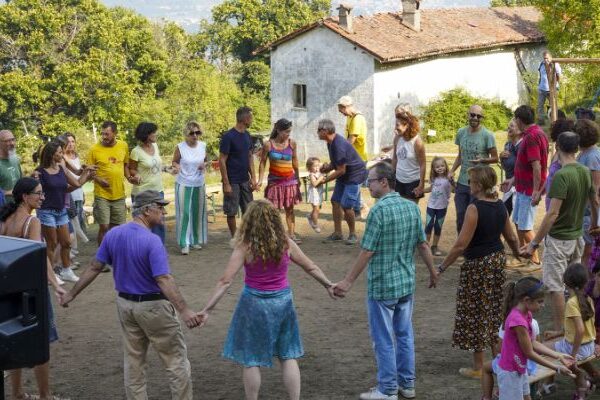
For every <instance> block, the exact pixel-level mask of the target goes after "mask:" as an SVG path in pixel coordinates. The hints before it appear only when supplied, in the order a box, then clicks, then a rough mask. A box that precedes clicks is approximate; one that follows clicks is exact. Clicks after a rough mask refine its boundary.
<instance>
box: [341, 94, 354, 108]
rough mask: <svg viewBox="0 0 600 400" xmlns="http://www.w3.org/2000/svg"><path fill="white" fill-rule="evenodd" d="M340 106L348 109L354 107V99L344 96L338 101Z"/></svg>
mask: <svg viewBox="0 0 600 400" xmlns="http://www.w3.org/2000/svg"><path fill="white" fill-rule="evenodd" d="M338 105H340V106H344V107H348V106H351V105H352V97H350V96H342V97H340V99H339V100H338Z"/></svg>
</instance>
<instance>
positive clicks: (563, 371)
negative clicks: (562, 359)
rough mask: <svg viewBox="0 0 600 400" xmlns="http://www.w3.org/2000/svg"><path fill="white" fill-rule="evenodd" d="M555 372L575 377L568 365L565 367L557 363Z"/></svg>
mask: <svg viewBox="0 0 600 400" xmlns="http://www.w3.org/2000/svg"><path fill="white" fill-rule="evenodd" d="M574 365H577V364H574ZM556 372H558V373H559V374H562V375H567V376H568V377H570V378H573V379H575V376H576V375H575V374H574V373H573V372H572V371H571V370H570V369H569V368H568V367H565V366H564V365H558V366H557V367H556Z"/></svg>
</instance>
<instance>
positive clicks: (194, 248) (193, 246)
mask: <svg viewBox="0 0 600 400" xmlns="http://www.w3.org/2000/svg"><path fill="white" fill-rule="evenodd" d="M192 250H202V246H200V245H199V244H193V245H192Z"/></svg>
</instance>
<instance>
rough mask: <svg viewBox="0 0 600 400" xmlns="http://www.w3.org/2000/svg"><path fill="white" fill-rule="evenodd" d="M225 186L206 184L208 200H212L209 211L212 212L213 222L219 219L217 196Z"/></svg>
mask: <svg viewBox="0 0 600 400" xmlns="http://www.w3.org/2000/svg"><path fill="white" fill-rule="evenodd" d="M221 190H223V187H222V186H221V185H220V184H217V185H206V200H209V201H210V208H211V210H209V212H212V217H213V223H214V222H216V221H217V209H216V207H215V200H216V197H217V196H218V195H219V194H220V193H221Z"/></svg>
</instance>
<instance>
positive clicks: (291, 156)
mask: <svg viewBox="0 0 600 400" xmlns="http://www.w3.org/2000/svg"><path fill="white" fill-rule="evenodd" d="M291 132H292V121H288V120H287V119H285V118H282V119H280V120H279V121H277V122H275V126H274V127H273V131H272V132H271V136H270V137H269V141H268V142H267V143H265V145H264V147H263V149H262V152H261V157H260V167H259V170H258V186H259V187H260V185H262V181H263V177H264V174H265V166H266V164H267V158H268V159H269V176H268V178H267V188H266V189H265V198H266V199H268V200H269V201H270V202H271V203H273V205H274V206H275V207H277V208H278V209H282V208H283V209H284V210H285V222H286V223H287V230H288V235H289V237H290V238H291V239H292V240H293V241H295V242H296V243H300V242H301V241H300V238H299V237H298V236H297V235H296V232H295V227H296V220H295V218H294V205H296V204H298V203H300V201H301V200H302V196H301V194H300V186H299V185H300V177H299V175H298V174H299V171H298V156H297V152H296V142H295V141H293V140H292V139H290V133H291Z"/></svg>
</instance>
